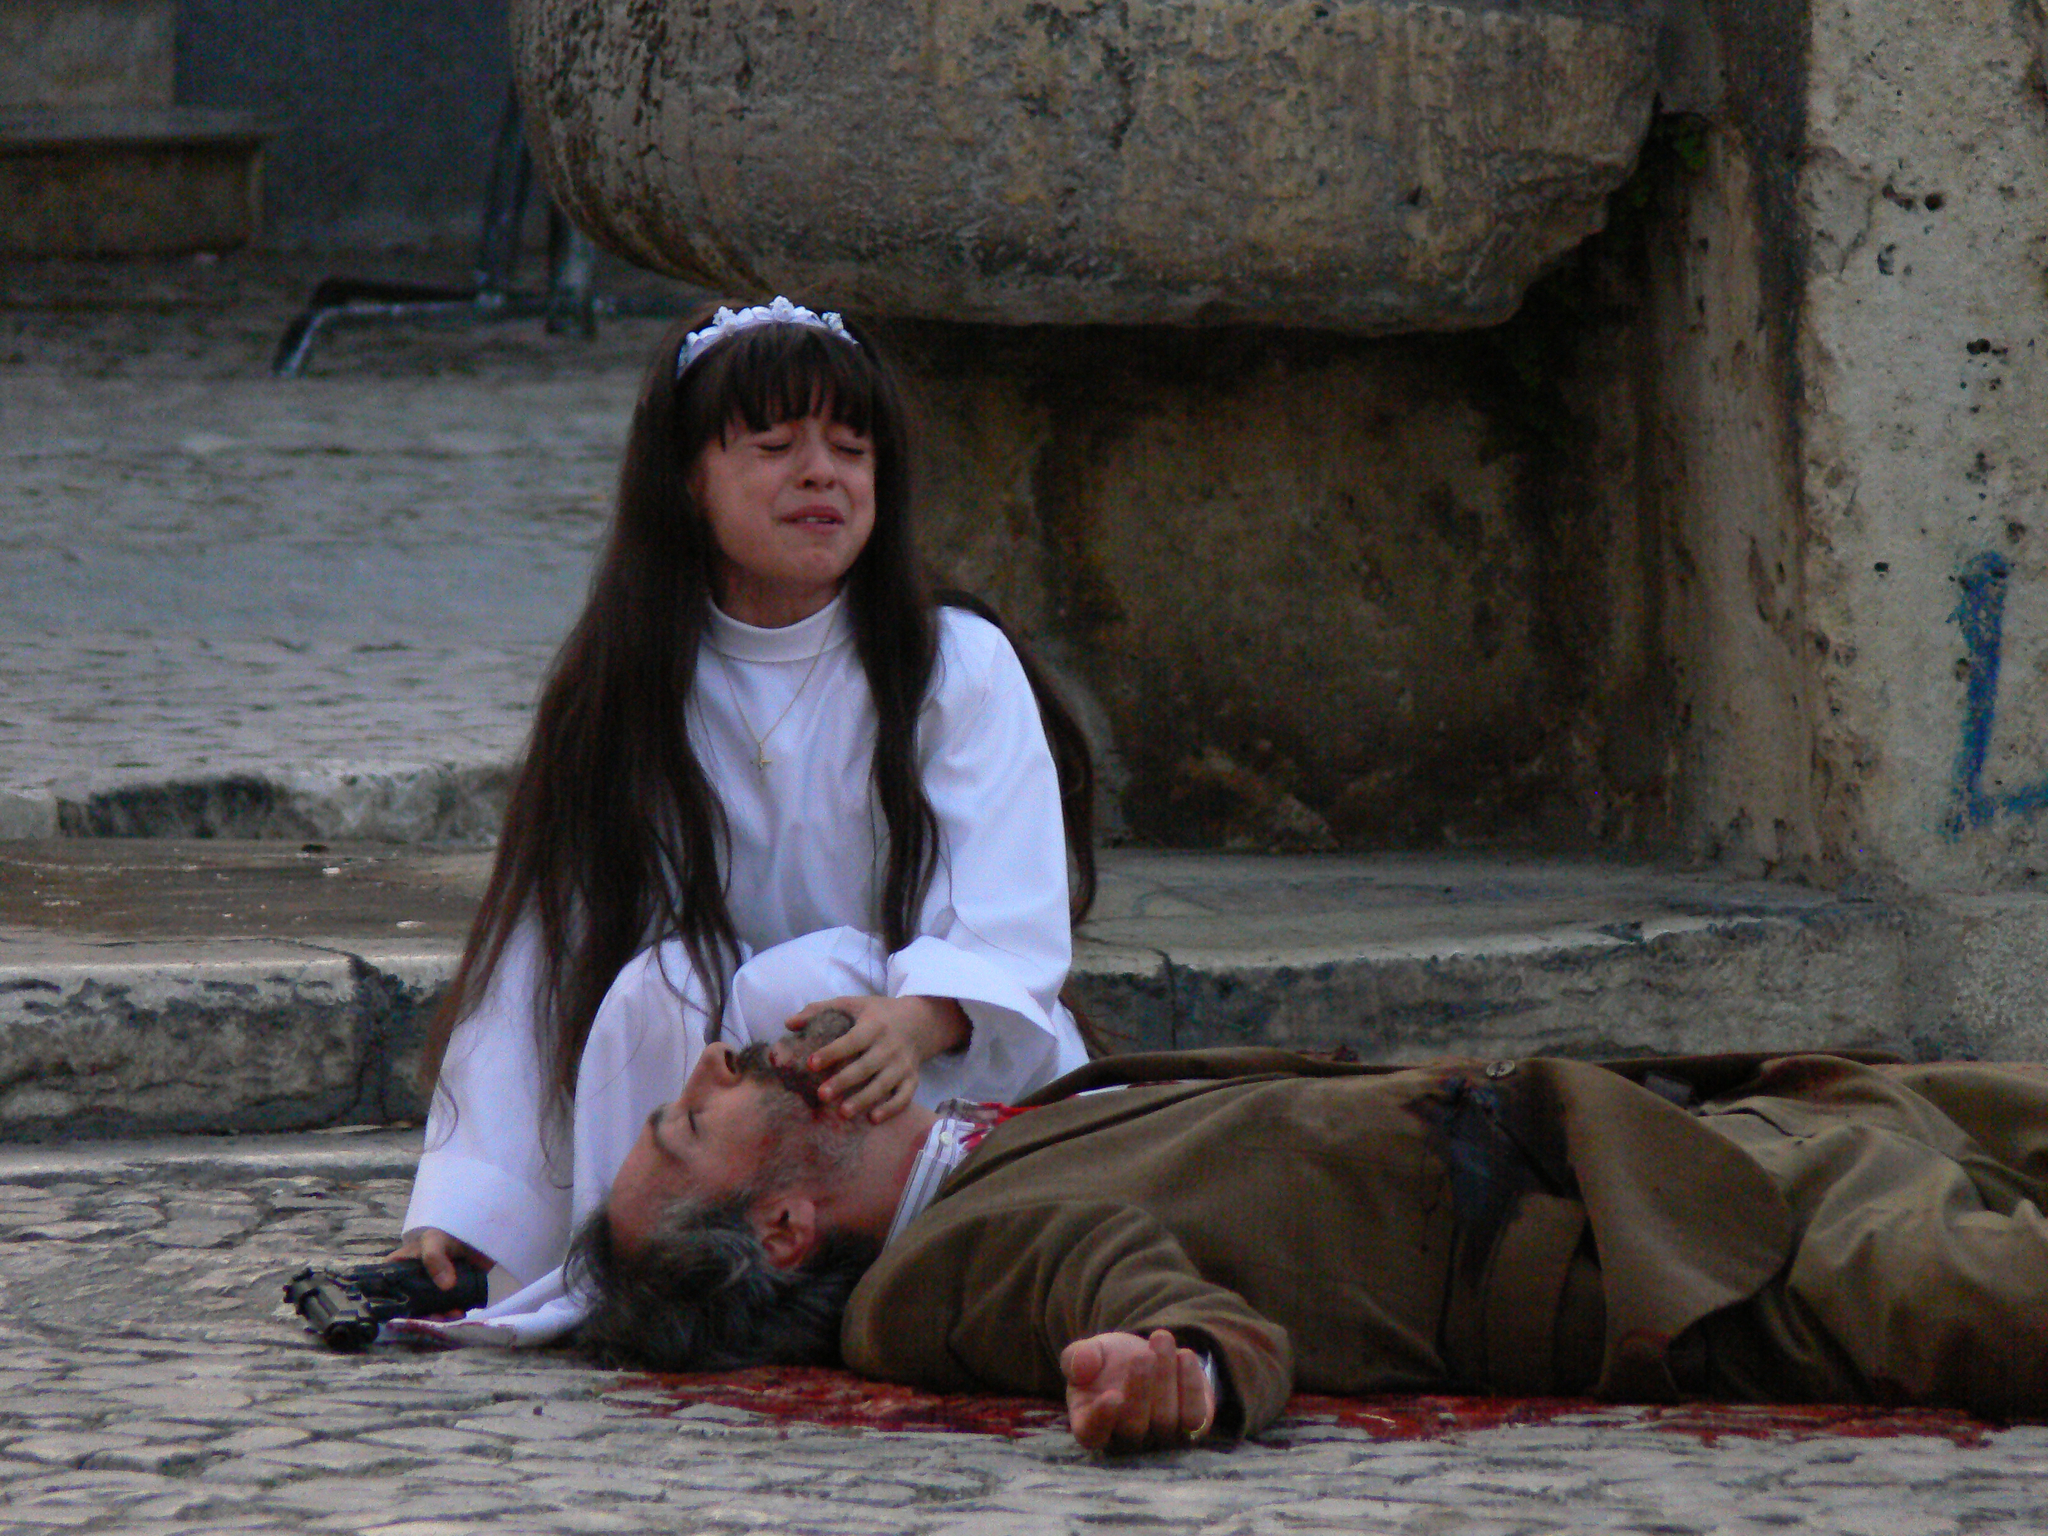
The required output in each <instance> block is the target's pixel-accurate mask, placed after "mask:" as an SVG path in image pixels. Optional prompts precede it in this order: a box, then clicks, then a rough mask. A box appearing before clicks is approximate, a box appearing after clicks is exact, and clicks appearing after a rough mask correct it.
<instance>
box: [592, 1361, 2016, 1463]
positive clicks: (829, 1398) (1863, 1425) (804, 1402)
mask: <svg viewBox="0 0 2048 1536" xmlns="http://www.w3.org/2000/svg"><path fill="white" fill-rule="evenodd" d="M614 1390H620V1391H627V1390H630V1391H635V1392H653V1393H659V1394H660V1396H661V1398H662V1399H663V1400H662V1401H659V1402H654V1403H649V1404H647V1405H646V1410H647V1411H648V1412H649V1413H652V1414H656V1415H658V1416H661V1417H664V1418H666V1417H668V1416H670V1415H672V1414H675V1413H678V1412H680V1411H681V1410H683V1409H685V1408H689V1407H693V1406H695V1405H697V1404H701V1403H708V1404H714V1405H716V1406H718V1407H722V1408H741V1409H745V1410H747V1411H748V1412H750V1413H758V1414H760V1415H762V1416H763V1417H764V1418H767V1419H771V1420H773V1421H775V1422H776V1423H783V1424H787V1423H802V1424H823V1425H829V1426H832V1427H835V1428H857V1429H874V1430H882V1431H887V1432H902V1431H922V1432H925V1433H940V1434H963V1435H1002V1436H1005V1437H1008V1438H1011V1439H1015V1438H1017V1437H1018V1436H1020V1435H1027V1434H1035V1433H1039V1432H1042V1431H1045V1430H1057V1429H1063V1428H1064V1427H1065V1425H1066V1414H1065V1412H1064V1411H1063V1410H1062V1408H1061V1407H1060V1405H1059V1404H1058V1403H1055V1402H1053V1401H1051V1400H1049V1399H1047V1398H1039V1397H997V1396H993V1395H987V1394H980V1393H974V1394H965V1393H938V1392H923V1391H919V1390H918V1389H917V1388H915V1387H901V1386H895V1385H892V1384H890V1383H887V1382H877V1381H867V1380H865V1379H863V1378H862V1377H859V1376H854V1375H851V1374H850V1373H848V1372H846V1371H832V1370H819V1369H812V1368H808V1367H798V1366H762V1367H759V1368H756V1369H754V1370H748V1371H731V1372H727V1373H725V1374H723V1375H717V1376H654V1375H641V1376H623V1377H621V1378H619V1382H618V1385H617V1387H616V1388H615V1389H614ZM1566 1420H1568V1421H1570V1422H1571V1423H1572V1424H1573V1425H1575V1426H1580V1427H1584V1428H1588V1429H1631V1428H1648V1429H1654V1430H1660V1431H1663V1432H1666V1433H1670V1434H1684V1435H1697V1436H1698V1437H1699V1438H1700V1439H1702V1440H1704V1441H1706V1442H1707V1443H1708V1444H1709V1445H1711V1444H1713V1443H1714V1442H1715V1441H1716V1440H1718V1439H1720V1438H1721V1437H1722V1436H1723V1435H1735V1436H1740V1437H1743V1438H1746V1439H1763V1438H1765V1437H1767V1436H1772V1435H1780V1436H1787V1437H1790V1438H1793V1439H1809V1438H1812V1437H1815V1436H1835V1437H1844V1438H1851V1439H1889V1438H1892V1437H1895V1436H1900V1435H1938V1436H1941V1437H1942V1438H1944V1439H1947V1440H1950V1441H1953V1442H1954V1443H1955V1444H1957V1445H1959V1446H1973V1445H1981V1444H1982V1443H1983V1442H1984V1437H1985V1434H1986V1432H1987V1431H1988V1430H1989V1429H1990V1428H1991V1426H1990V1425H1987V1424H1985V1423H1984V1422H1982V1421H1981V1420H1978V1419H1973V1418H1971V1417H1970V1416H1969V1415H1968V1414H1965V1413H1956V1412H1953V1411H1950V1410H1947V1409H1938V1408H1872V1407H1859V1406H1856V1405H1853V1404H1839V1403H1814V1404H1800V1405H1794V1406H1766V1405H1761V1404H1749V1403H1686V1404H1682V1405H1680V1406H1677V1407H1629V1406H1618V1405H1616V1404H1613V1403H1596V1402H1591V1401H1587V1400H1585V1399H1580V1398H1554V1397H1324V1396H1320V1395H1317V1394H1314V1393H1307V1392H1302V1393H1297V1394H1295V1396H1294V1398H1293V1400H1292V1401H1290V1402H1289V1403H1288V1405H1287V1414H1286V1417H1284V1418H1283V1419H1281V1421H1280V1422H1279V1424H1277V1425H1276V1426H1275V1429H1276V1430H1277V1431H1279V1432H1281V1433H1283V1434H1284V1433H1285V1432H1286V1431H1289V1430H1293V1429H1308V1428H1312V1427H1313V1426H1314V1425H1316V1424H1334V1425H1337V1426H1339V1427H1341V1428H1344V1429H1355V1430H1363V1431H1364V1432H1365V1433H1366V1434H1368V1435H1370V1436H1371V1437H1372V1438H1373V1439H1375V1440H1435V1439H1440V1438H1442V1437H1443V1436H1446V1435H1457V1434H1465V1433H1468V1432H1471V1431H1475V1430H1486V1429H1503V1428H1509V1427H1512V1426H1514V1425H1521V1424H1530V1425H1539V1424H1553V1423H1557V1422H1560V1421H1566Z"/></svg>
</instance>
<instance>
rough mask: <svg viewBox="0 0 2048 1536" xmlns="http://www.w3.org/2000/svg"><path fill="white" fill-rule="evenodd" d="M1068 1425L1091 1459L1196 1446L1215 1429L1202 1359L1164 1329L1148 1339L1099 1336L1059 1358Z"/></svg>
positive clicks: (1213, 1401) (1213, 1404)
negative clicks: (1115, 1453)
mask: <svg viewBox="0 0 2048 1536" xmlns="http://www.w3.org/2000/svg"><path fill="white" fill-rule="evenodd" d="M1060 1372H1061V1374H1062V1375H1064V1376H1065V1377H1066V1378H1067V1423H1068V1424H1069V1425H1070V1426H1071V1427H1072V1429H1073V1431H1074V1438H1075V1439H1076V1440H1078V1441H1080V1442H1081V1444H1083V1445H1084V1446H1086V1447H1087V1448H1088V1449H1089V1450H1091V1451H1100V1450H1114V1451H1142V1450H1149V1449H1152V1448H1155V1447H1159V1446H1173V1445H1186V1444H1188V1443H1189V1442H1191V1441H1194V1440H1199V1439H1201V1438H1202V1436H1204V1435H1206V1434H1207V1433H1208V1432H1209V1426H1210V1425H1211V1424H1213V1423H1215V1422H1216V1398H1215V1394H1214V1393H1212V1392H1211V1391H1210V1390H1209V1376H1208V1373H1207V1372H1206V1371H1204V1370H1203V1369H1202V1359H1201V1356H1199V1355H1197V1354H1196V1353H1195V1352H1194V1351H1193V1350H1192V1349H1182V1348H1181V1347H1180V1346H1179V1345H1178V1344H1176V1343H1175V1342H1174V1338H1173V1335H1172V1334H1171V1333H1169V1332H1167V1331H1166V1330H1165V1329H1164V1328H1155V1329H1154V1330H1153V1331H1152V1336H1151V1337H1150V1338H1140V1337H1138V1335H1137V1334H1135V1333H1098V1334H1096V1335H1095V1336H1094V1337H1093V1338H1088V1339H1076V1340H1075V1341H1074V1342H1073V1343H1071V1344H1069V1345H1068V1346H1067V1347H1066V1348H1065V1349H1063V1350H1061V1351H1060Z"/></svg>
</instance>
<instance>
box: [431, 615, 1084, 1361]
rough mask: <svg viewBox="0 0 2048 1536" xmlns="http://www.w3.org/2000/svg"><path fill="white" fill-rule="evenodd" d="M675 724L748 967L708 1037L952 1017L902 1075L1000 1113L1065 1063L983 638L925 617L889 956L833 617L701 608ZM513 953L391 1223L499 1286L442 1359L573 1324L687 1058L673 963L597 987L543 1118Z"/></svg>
mask: <svg viewBox="0 0 2048 1536" xmlns="http://www.w3.org/2000/svg"><path fill="white" fill-rule="evenodd" d="M706 642H707V643H706V644H705V645H704V646H703V647H702V649H701V650H700V652H699V657H698V665H697V675H696V685H695V688H694V690H693V695H692V699H691V705H690V715H689V720H690V726H689V728H690V734H691V745H692V746H693V747H694V748H695V750H696V752H697V755H698V760H699V761H700V762H701V763H702V764H703V765H704V768H705V771H706V773H707V775H708V776H709V777H710V779H711V781H712V783H713V784H714V785H715V786H716V787H717V790H718V793H719V796H720V799H721V801H722V802H723V804H724V808H725V815H726V821H727V826H728V830H729V838H730V841H729V852H728V860H727V865H726V871H725V872H726V892H727V894H726V900H727V905H728V908H729V910H730V911H731V913H732V918H733V922H734V925H735V927H736V928H737V929H738V931H739V935H740V938H741V940H742V942H743V943H744V944H745V945H746V946H747V949H748V951H749V952H750V954H751V956H752V958H751V959H749V960H748V961H747V963H746V964H745V965H743V966H742V967H741V968H740V970H739V972H738V973H737V975H736V976H735V977H734V978H733V981H732V985H731V987H730V989H729V995H728V1001H727V1008H726V1015H725V1023H724V1028H723V1031H722V1035H723V1038H726V1039H728V1040H730V1041H731V1042H732V1043H733V1044H735V1045H743V1044H746V1043H747V1042H748V1041H750V1040H754V1039H764V1040H772V1039H774V1038H776V1037H777V1036H779V1035H780V1034H781V1033H782V1032H783V1030H782V1025H783V1021H784V1019H786V1018H787V1017H788V1016H789V1015H790V1014H791V1013H794V1012H796V1011H797V1009H799V1008H801V1007H803V1006H805V1005H806V1004H808V1003H811V1002H815V1001H819V1000H821V999H823V998H828V997H835V996H840V995H857V994H863V993H873V994H880V995H886V996H892V997H903V996H928V997H947V998H953V999H955V1000H957V1001H958V1002H959V1003H960V1005H961V1006H962V1007H963V1008H964V1009H965V1010H966V1013H967V1016H968V1019H969V1021H970V1023H971V1025H972V1034H971V1037H970V1039H969V1041H968V1044H967V1046H966V1048H965V1049H964V1050H963V1051H960V1052H958V1053H953V1054H948V1055H945V1056H940V1057H937V1058H935V1059H934V1060H932V1061H930V1062H927V1063H926V1064H925V1067H924V1070H923V1072H922V1073H921V1075H920V1080H919V1087H918V1091H917V1100H918V1102H919V1103H922V1104H926V1105H931V1104H936V1103H938V1102H939V1101H941V1100H943V1099H946V1098H953V1097H961V1098H981V1099H1014V1098H1017V1097H1021V1096H1022V1095H1024V1094H1026V1093H1028V1092H1030V1091H1031V1090H1032V1089H1034V1088H1037V1087H1039V1086H1041V1085H1042V1084H1044V1083H1047V1082H1050V1081H1051V1080H1052V1079H1053V1078H1054V1077H1057V1076H1059V1075H1060V1074H1061V1073H1063V1072H1066V1071H1069V1070H1071V1069H1072V1068H1074V1067H1077V1066H1079V1065H1081V1063H1082V1062H1083V1061H1084V1060H1085V1059H1086V1051H1085V1049H1084V1047H1083V1045H1082V1042H1081V1039H1080V1035H1079V1032H1078V1030H1077V1029H1076V1028H1075V1025H1074V1021H1073V1018H1072V1016H1071V1015H1070V1014H1069V1013H1068V1012H1067V1010H1066V1009H1065V1008H1064V1007H1063V1006H1062V1005H1061V1003H1060V1002H1059V989H1060V987H1061V985H1062V984H1063V983H1064V982H1065V979H1066V974H1067V967H1068V964H1069V961H1070V959H1071V954H1072V939H1071V930H1070V926H1069V915H1068V905H1067V855H1066V842H1065V838H1064V835H1063V831H1062V824H1061V819H1060V805H1059V789H1058V782H1057V778H1056V775H1055V774H1054V771H1053V765H1052V757H1051V753H1050V750H1049V748H1048V747H1047V745H1046V740H1045V732H1044V728H1043V726H1042V725H1041V723H1040V720H1039V715H1038V707H1037V702H1036V700H1035V699H1034V698H1033V696H1032V693H1031V688H1030V684H1029V683H1028V682H1027V681H1026V679H1025V677H1024V672H1023V668H1022V667H1021V666H1020V665H1019V663H1018V661H1017V658H1016V654H1015V652H1013V651H1012V650H1011V648H1010V646H1009V643H1008V642H1007V641H1006V640H1005V639H1004V638H1003V636H1002V633H1001V631H999V630H997V629H996V628H995V627H994V626H993V625H991V624H988V623H986V622H985V621H983V620H981V619H979V618H976V617H974V616H973V615H971V614H967V613H964V612H962V611H960V610H958V609H950V608H948V609H941V610H940V613H939V657H938V662H937V665H936V667H935V668H934V673H933V679H932V684H931V689H930V691H929V693H928V695H927V697H926V700H925V705H924V709H923V711H922V713H921V715H920V717H919V724H918V762H919V768H920V771H921V773H922V776H923V783H924V789H925V793H926V795H927V796H928V797H929V799H930V801H931V804H932V809H933V811H934V813H935V814H936V816H937V818H938V825H939V863H938V869H937V872H936V874H935V875H934V877H933V880H932V884H931V888H930V890H929V892H928V893H927V894H926V897H925V900H924V903H923V907H922V909H921V910H920V912H919V914H918V921H917V930H916V934H915V936H914V937H913V938H912V940H911V942H910V943H909V944H907V945H905V946H904V947H903V948H902V949H900V950H897V951H895V952H894V953H887V952H885V951H884V950H883V948H882V945H881V943H880V942H879V941H878V940H876V939H874V938H873V937H871V930H872V928H873V927H874V925H875V921H876V918H875V914H876V913H877V911H878V909H879V903H878V893H879V889H880V885H881V881H882V876H883V872H884V862H885V859H886V853H885V851H884V850H885V845H886V829H885V825H884V823H883V821H882V815H881V810H880V807H879V806H878V805H877V804H876V803H875V801H874V798H873V793H872V789H871V787H870V784H869V768H870V763H871V760H872V753H873V741H874V732H875V715H874V709H873V706H872V704H871V702H870V700H869V695H868V687H867V679H866V674H865V673H864V672H863V670H862V668H861V665H860V661H859V658H858V657H857V655H856V654H855V649H854V645H853V635H852V630H851V628H850V626H849V624H848V622H847V618H846V614H845V609H844V599H843V598H842V599H838V600H835V601H834V602H833V603H831V604H830V605H828V606H827V607H826V608H824V609H822V610H821V611H819V612H818V613H816V614H814V615H812V616H811V617H810V618H808V619H805V620H803V621H802V622H801V623H798V624H794V625H790V626H788V627H787V628H783V629H757V628H755V627H753V626H751V625H746V624H741V623H739V622H738V621H736V620H734V619H731V618H729V617H727V616H726V615H725V614H723V613H720V612H718V611H717V610H715V609H714V610H713V612H712V614H711V623H710V626H709V628H708V631H707V635H706ZM535 961H536V955H535V945H534V942H533V940H532V937H531V935H530V933H528V932H526V931H524V930H522V931H521V932H519V933H517V934H515V935H514V938H513V940H512V942H511V943H509V944H508V945H507V946H506V949H505V955H504V958H503V960H502V962H501V963H500V965H499V968H498V971H497V974H496V976H495V977H494V978H493V982H492V985H491V987H490V990H489V992H488V993H487V995H486V996H485V998H484V999H483V1002H482V1004H481V1005H480V1006H479V1007H478V1009H477V1010H476V1011H475V1013H473V1014H472V1015H471V1016H470V1017H469V1018H468V1019H466V1020H465V1021H464V1022H463V1023H462V1024H461V1025H460V1026H459V1027H458V1028H457V1030H456V1031H455V1034H454V1037H453V1039H452V1040H451V1041H450V1043H449V1049H448V1054H447V1058H446V1060H445V1061H444V1063H443V1066H442V1087H443V1089H444V1090H445V1091H442V1092H437V1093H436V1095H435V1098H434V1104H433V1107H432V1109H431V1110H430V1112H429V1117H428V1121H427V1136H426V1151H425V1153H424V1154H423V1156H422V1157H421V1160H420V1166H419V1173H418V1175H417V1177H416V1179H415V1181H414V1184H413V1192H412V1200H411V1203H410V1205H409V1206H408V1208H407V1210H406V1217H405V1230H406V1231H407V1232H408V1233H411V1232H414V1231H417V1230H420V1229H422V1228H427V1227H438V1228H439V1229H441V1230H442V1231H444V1232H448V1233H450V1234H452V1235H453V1236H455V1237H457V1238H459V1239H461V1240H462V1241H464V1242H466V1243H469V1244H471V1245H472V1246H474V1247H476V1248H477V1249H479V1250H481V1251H482V1252H484V1253H488V1254H490V1255H491V1257H492V1258H493V1259H494V1260H495V1261H496V1262H497V1263H498V1265H499V1266H500V1267H501V1268H502V1269H503V1270H504V1271H505V1272H506V1274H507V1275H508V1276H509V1277H510V1279H511V1280H512V1281H513V1283H514V1284H515V1285H517V1286H519V1287H520V1289H519V1290H518V1291H517V1293H516V1294H514V1295H512V1296H509V1297H507V1298H506V1299H505V1300H503V1301H501V1302H499V1303H496V1304H494V1305H493V1306H491V1307H488V1308H484V1309H480V1310H479V1311H478V1312H476V1313H472V1314H470V1318H469V1319H468V1320H467V1321H468V1324H469V1325H471V1326H462V1327H457V1328H444V1329H438V1330H432V1331H435V1332H437V1333H439V1334H440V1335H441V1336H442V1337H445V1338H448V1339H450V1340H451V1341H457V1342H494V1343H521V1344H524V1343H541V1342H545V1341H547V1340H548V1339H552V1338H554V1337H557V1336H559V1335H560V1334H561V1333H562V1332H564V1331H565V1330H566V1329H567V1328H569V1327H571V1326H573V1324H574V1323H575V1322H576V1321H577V1319H578V1318H580V1317H581V1315H582V1311H583V1308H582V1307H581V1305H580V1303H579V1300H578V1298H576V1297H573V1296H570V1295H567V1294H566V1293H565V1291H564V1288H563V1284H562V1277H561V1274H560V1265H561V1262H562V1259H563V1256H564V1254H565V1253H566V1251H567V1246H568V1240H569V1236H570V1234H571V1232H572V1230H573V1228H574V1226H575V1224H576V1223H578V1222H580V1221H581V1220H583V1218H584V1217H586V1216H587V1215H589V1214H590V1213H591V1212H593V1211H595V1210H596V1209H597V1208H598V1206H599V1205H601V1204H602V1203H603V1200H604V1197H605V1194H606V1192H607V1191H608V1190H609V1188H610V1185H611V1181H612V1178H613V1176H614V1175H615V1174H616V1173H617V1171H618V1169H619V1166H620V1164H621V1163H622V1162H623V1161H624V1160H625V1156H626V1153H627V1150H628V1149H629V1148H630V1147H631V1146H632V1143H633V1140H634V1138H635V1137H636V1136H637V1135H638V1134H639V1131H640V1127H641V1124H642V1123H643V1122H644V1121H645V1120H646V1118H647V1115H648V1113H649V1112H650V1111H651V1110H652V1109H654V1108H655V1107H656V1106H657V1105H660V1104H664V1103H666V1102H668V1101H669V1100H670V1099H672V1098H674V1096H675V1095H676V1093H677V1091H678V1090H679V1089H680V1087H681V1085H682V1082H683V1079H684V1078H685V1077H687V1076H688V1075H689V1072H690V1069H691V1067H693V1066H694V1065H695V1063H696V1059H697V1056H698V1054H699V1053H700V1052H701V1051H702V1049H703V1042H704V1026H705V1023H706V1015H705V1006H706V1005H705V999H706V989H705V987H704V986H703V984H702V982H701V980H700V979H699V978H698V977H696V976H695V975H694V974H693V973H692V971H691V969H690V965H689V961H688V958H687V956H686V955H685V954H684V952H683V949H682V945H681V944H680V942H677V941H674V940H671V941H669V942H668V943H665V944H662V945H659V946H657V947H655V948H653V949H650V950H647V951H645V952H644V953H642V954H641V955H639V956H637V957H636V958H635V959H634V960H633V961H631V962H630V963H629V964H628V965H627V966H626V967H625V969H624V970H622V971H621V972H620V973H619V976H618V978H617V979H616V981H615V982H614V983H613V985H612V988H611V990H610V992H609V993H608V994H607V996H606V998H605V1000H604V1003H603V1004H602V1006H601V1007H600V1008H599V1010H598V1013H597V1016H596V1018H595V1020H594V1021H593V1023H592V1025H591V1031H590V1036H589V1039H588V1041H587V1042H586V1044H585V1046H584V1050H583V1056H582V1059H581V1062H580V1063H579V1067H578V1073H577V1084H576V1097H575V1101H574V1104H573V1106H572V1108H571V1109H570V1111H569V1112H568V1114H567V1116H566V1117H563V1116H560V1115H557V1117H556V1119H555V1120H554V1122H553V1124H552V1125H550V1124H549V1123H548V1121H547V1114H548V1111H549V1106H548V1098H547V1094H546V1091H545V1089H544V1087H543V1085H542V1082H541V1070H540V1059H539V1052H538V1049H537V1046H536V1042H535V1038H534V1030H533V1007H534V1005H533V995H534V975H535Z"/></svg>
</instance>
